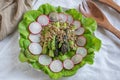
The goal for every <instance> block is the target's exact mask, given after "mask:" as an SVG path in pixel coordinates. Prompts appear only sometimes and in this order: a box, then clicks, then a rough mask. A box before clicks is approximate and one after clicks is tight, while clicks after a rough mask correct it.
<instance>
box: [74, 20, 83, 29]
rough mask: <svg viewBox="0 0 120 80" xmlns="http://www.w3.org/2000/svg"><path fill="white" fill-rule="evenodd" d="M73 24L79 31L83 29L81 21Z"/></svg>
mask: <svg viewBox="0 0 120 80" xmlns="http://www.w3.org/2000/svg"><path fill="white" fill-rule="evenodd" d="M72 24H73V25H74V26H75V27H76V29H78V28H80V27H81V23H80V21H78V20H75V21H73V23H72Z"/></svg>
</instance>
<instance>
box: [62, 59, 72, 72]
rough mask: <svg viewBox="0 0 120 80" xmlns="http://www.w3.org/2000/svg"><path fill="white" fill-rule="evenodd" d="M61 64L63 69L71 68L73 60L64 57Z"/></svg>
mask: <svg viewBox="0 0 120 80" xmlns="http://www.w3.org/2000/svg"><path fill="white" fill-rule="evenodd" d="M63 66H64V68H65V69H68V70H70V69H72V68H73V67H74V63H73V61H71V60H70V59H66V60H65V61H64V62H63Z"/></svg>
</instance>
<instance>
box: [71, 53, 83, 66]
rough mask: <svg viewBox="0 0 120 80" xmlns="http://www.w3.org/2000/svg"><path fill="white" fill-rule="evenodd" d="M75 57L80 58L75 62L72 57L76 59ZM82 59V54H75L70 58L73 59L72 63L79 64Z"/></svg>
mask: <svg viewBox="0 0 120 80" xmlns="http://www.w3.org/2000/svg"><path fill="white" fill-rule="evenodd" d="M77 58H78V59H80V60H79V61H77V62H76V61H75V60H74V59H77ZM82 59H83V58H82V56H81V55H79V54H76V55H74V56H73V57H72V58H71V60H72V61H73V63H74V64H79V63H80V62H81V61H82Z"/></svg>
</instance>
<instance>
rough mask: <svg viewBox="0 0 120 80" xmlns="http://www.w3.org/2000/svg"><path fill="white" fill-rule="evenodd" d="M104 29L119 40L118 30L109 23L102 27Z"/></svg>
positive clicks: (119, 31)
mask: <svg viewBox="0 0 120 80" xmlns="http://www.w3.org/2000/svg"><path fill="white" fill-rule="evenodd" d="M104 26H105V28H106V29H107V30H108V31H110V32H112V33H113V34H114V35H115V36H116V37H118V38H119V39H120V30H118V29H117V28H115V27H113V26H112V25H111V24H110V23H107V24H106V25H104Z"/></svg>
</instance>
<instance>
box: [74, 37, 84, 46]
mask: <svg viewBox="0 0 120 80" xmlns="http://www.w3.org/2000/svg"><path fill="white" fill-rule="evenodd" d="M78 39H82V42H81V41H80V42H78ZM76 44H77V46H79V47H83V46H85V45H86V38H85V37H84V36H79V37H78V38H77V40H76Z"/></svg>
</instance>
